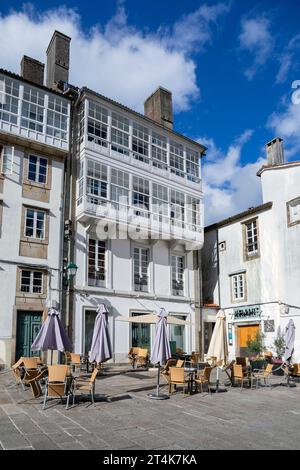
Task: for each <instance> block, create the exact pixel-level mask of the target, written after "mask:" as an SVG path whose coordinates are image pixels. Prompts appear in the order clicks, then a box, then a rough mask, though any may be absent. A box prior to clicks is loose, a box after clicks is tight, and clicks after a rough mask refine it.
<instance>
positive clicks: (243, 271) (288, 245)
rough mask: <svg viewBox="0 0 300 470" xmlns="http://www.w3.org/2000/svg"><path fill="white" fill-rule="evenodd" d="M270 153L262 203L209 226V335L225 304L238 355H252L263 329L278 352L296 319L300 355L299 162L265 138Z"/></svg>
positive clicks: (298, 354) (299, 354)
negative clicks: (280, 335)
mask: <svg viewBox="0 0 300 470" xmlns="http://www.w3.org/2000/svg"><path fill="white" fill-rule="evenodd" d="M267 154H268V164H267V165H266V166H263V167H262V168H261V170H260V171H259V172H258V176H259V177H260V178H261V184H262V194H263V204H262V205H261V206H259V207H256V208H251V209H249V210H248V211H245V212H243V213H241V214H238V215H235V216H233V217H230V218H228V219H225V220H223V221H220V222H218V223H216V224H214V225H211V226H209V227H206V229H205V243H204V248H203V251H202V260H203V266H202V268H203V299H204V308H203V321H204V325H203V326H204V328H203V330H204V334H205V332H207V336H209V332H211V331H212V329H213V325H214V322H215V315H216V312H217V311H218V308H223V309H224V310H225V312H226V318H227V332H228V344H229V355H230V359H233V358H235V357H236V356H247V355H248V353H249V351H248V349H247V343H248V340H249V338H251V339H252V338H254V337H255V335H256V333H257V331H258V330H260V331H261V332H262V333H263V334H264V343H265V347H266V348H267V349H268V350H272V351H273V352H274V353H275V352H276V351H275V349H274V340H275V338H276V336H277V334H278V331H281V333H284V330H285V327H286V325H287V323H288V321H289V319H291V318H292V319H293V321H294V323H295V326H296V341H295V352H294V360H295V361H299V360H300V294H299V285H300V162H297V161H296V162H289V163H284V161H283V148H282V141H281V139H278V138H277V139H274V140H273V141H271V142H270V143H268V144H267ZM272 157H274V158H272ZM279 329H280V330H279ZM204 343H205V341H204ZM204 352H207V350H206V351H205V350H204Z"/></svg>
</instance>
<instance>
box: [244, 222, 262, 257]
mask: <svg viewBox="0 0 300 470" xmlns="http://www.w3.org/2000/svg"><path fill="white" fill-rule="evenodd" d="M254 224H255V227H254ZM248 226H250V229H248ZM244 227H245V243H246V247H245V249H246V255H247V257H249V258H251V257H254V256H257V255H258V253H259V232H258V219H257V218H256V219H253V220H249V221H246V222H244ZM255 232H256V233H255ZM255 245H256V249H255ZM250 246H253V250H252V251H249V247H250Z"/></svg>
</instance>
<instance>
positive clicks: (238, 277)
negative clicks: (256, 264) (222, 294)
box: [230, 272, 247, 302]
mask: <svg viewBox="0 0 300 470" xmlns="http://www.w3.org/2000/svg"><path fill="white" fill-rule="evenodd" d="M230 277H231V297H232V301H233V302H243V301H245V300H247V290H246V289H247V286H246V273H245V272H243V273H237V274H232V275H231V276H230ZM241 282H242V284H241Z"/></svg>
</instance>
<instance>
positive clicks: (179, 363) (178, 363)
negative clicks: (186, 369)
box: [176, 359, 184, 367]
mask: <svg viewBox="0 0 300 470" xmlns="http://www.w3.org/2000/svg"><path fill="white" fill-rule="evenodd" d="M183 366H184V361H183V360H182V359H178V360H177V361H176V367H183Z"/></svg>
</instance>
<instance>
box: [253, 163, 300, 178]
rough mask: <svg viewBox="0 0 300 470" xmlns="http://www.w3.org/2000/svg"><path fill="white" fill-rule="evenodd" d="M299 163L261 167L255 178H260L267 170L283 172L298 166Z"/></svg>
mask: <svg viewBox="0 0 300 470" xmlns="http://www.w3.org/2000/svg"><path fill="white" fill-rule="evenodd" d="M299 165H300V161H299V160H296V161H294V162H286V163H276V164H275V165H263V166H262V167H261V168H260V169H259V170H258V172H257V173H256V175H257V176H261V174H262V173H263V172H264V171H267V170H285V169H288V168H293V167H294V166H299Z"/></svg>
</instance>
